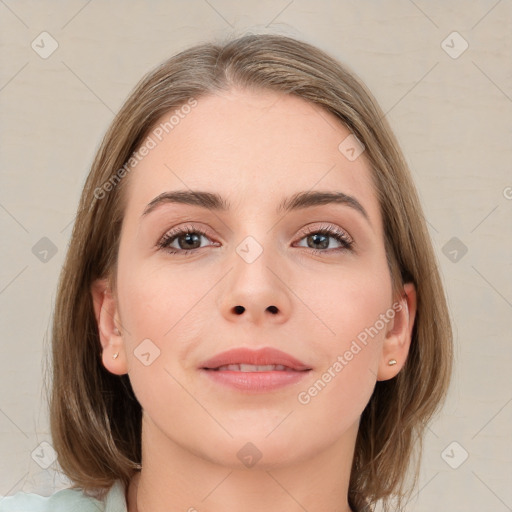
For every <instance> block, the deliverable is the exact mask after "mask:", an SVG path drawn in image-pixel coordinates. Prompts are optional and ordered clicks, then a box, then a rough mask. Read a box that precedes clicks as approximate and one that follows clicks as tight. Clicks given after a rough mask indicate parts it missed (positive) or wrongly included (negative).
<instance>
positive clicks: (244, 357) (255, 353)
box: [199, 347, 312, 393]
mask: <svg viewBox="0 0 512 512" xmlns="http://www.w3.org/2000/svg"><path fill="white" fill-rule="evenodd" d="M229 364H253V365H258V366H259V365H269V364H273V365H274V364H275V365H278V364H279V365H283V366H286V367H287V368H286V370H270V371H261V372H241V371H233V370H215V369H214V368H218V367H219V366H224V365H229ZM311 369H312V368H310V367H309V366H307V365H306V364H304V363H303V362H302V361H299V360H298V359H296V358H295V357H293V356H292V355H290V354H287V353H286V352H282V351H281V350H277V349H274V348H271V347H265V348H262V349H259V350H251V349H248V348H244V347H240V348H236V349H232V350H228V351H226V352H221V353H220V354H217V355H216V356H214V357H212V358H211V359H208V360H207V361H204V362H203V363H201V364H200V366H199V370H200V371H201V373H202V374H203V375H205V377H206V378H208V379H209V380H211V381H213V382H215V383H217V384H221V385H224V386H228V387H231V388H234V389H236V390H238V391H245V392H246V393H260V392H267V391H272V390H275V389H279V388H282V387H284V386H287V385H290V384H294V383H297V382H299V381H300V380H302V379H304V378H305V377H306V375H308V374H309V372H310V370H311Z"/></svg>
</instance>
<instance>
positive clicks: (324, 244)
mask: <svg viewBox="0 0 512 512" xmlns="http://www.w3.org/2000/svg"><path fill="white" fill-rule="evenodd" d="M319 237H321V238H323V239H324V240H323V243H322V244H321V247H322V249H326V248H327V247H328V246H329V242H328V240H327V236H326V235H322V234H316V235H312V236H311V238H313V239H314V240H315V241H318V238H319ZM314 247H318V245H316V246H314Z"/></svg>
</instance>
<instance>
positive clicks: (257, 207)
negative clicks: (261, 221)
mask: <svg viewBox="0 0 512 512" xmlns="http://www.w3.org/2000/svg"><path fill="white" fill-rule="evenodd" d="M185 112H186V113H185ZM173 114H174V117H173V118H172V119H171V117H172V116H173ZM348 136H351V132H350V131H349V130H348V129H347V128H346V127H345V126H344V125H343V124H342V123H341V122H340V121H339V120H338V119H337V118H336V117H335V116H334V115H333V114H331V113H329V112H327V111H326V110H324V109H322V108H320V107H319V106H317V105H314V104H312V103H310V102H307V101H305V100H303V99H301V98H299V97H296V96H293V95H284V94H282V93H276V92H272V91H267V90H263V91H248V90H240V89H233V90H230V91H223V92H219V93H215V94H210V95H208V96H204V97H200V98H198V99H197V104H196V105H195V106H194V107H192V108H190V109H184V110H182V111H178V112H177V113H176V112H169V113H167V114H165V115H164V116H162V118H161V119H160V120H159V121H158V122H157V123H155V126H154V128H153V130H152V131H150V134H149V137H150V138H151V139H152V143H151V146H154V147H153V148H152V149H150V150H149V152H148V153H147V154H146V155H145V156H144V157H143V158H142V159H141V160H140V162H138V163H137V165H136V166H135V167H134V169H133V170H132V171H131V172H130V175H129V180H128V181H129V183H128V184H127V185H128V188H127V198H128V204H127V211H126V214H127V215H128V214H138V215H141V213H142V211H143V210H144V208H145V206H146V205H147V204H148V203H149V202H150V201H151V200H152V199H153V198H154V197H156V196H157V195H159V194H161V193H162V192H166V191H170V190H176V189H180V190H184V189H192V190H207V191H212V192H218V193H220V194H222V195H223V196H224V197H226V199H228V201H229V203H230V204H231V205H232V207H233V208H242V207H244V208H248V209H253V210H254V211H255V212H256V211H258V212H261V211H262V209H264V208H266V206H268V208H269V210H270V209H274V210H275V206H276V205H277V204H278V203H281V201H282V200H283V198H284V197H285V196H286V197H288V196H290V195H293V194H294V193H297V192H298V191H309V190H323V191H324V190H333V191H340V192H343V193H345V194H350V195H353V196H355V197H357V198H358V199H359V200H360V201H361V202H364V206H365V208H366V210H367V211H368V213H369V215H370V217H373V218H375V219H376V218H378V215H379V213H378V210H379V208H378V204H377V199H376V195H375V193H374V190H373V182H372V180H371V176H370V171H369V166H368V163H367V161H366V160H365V158H364V153H363V154H362V155H361V156H360V157H359V158H357V159H355V160H353V161H351V160H349V159H347V157H346V156H345V155H344V154H343V153H342V152H341V151H340V149H339V145H340V143H342V141H344V140H345V139H346V138H347V137H348ZM377 224H378V223H377Z"/></svg>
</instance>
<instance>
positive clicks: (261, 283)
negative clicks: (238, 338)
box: [220, 249, 291, 325]
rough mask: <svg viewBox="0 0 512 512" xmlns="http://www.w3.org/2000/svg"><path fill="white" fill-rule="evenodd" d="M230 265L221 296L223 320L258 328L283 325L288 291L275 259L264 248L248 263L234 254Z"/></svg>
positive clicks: (288, 304)
mask: <svg viewBox="0 0 512 512" xmlns="http://www.w3.org/2000/svg"><path fill="white" fill-rule="evenodd" d="M230 263H232V265H231V266H230V267H231V271H230V272H229V273H228V275H227V276H226V279H225V280H224V281H225V283H224V289H223V290H222V291H221V297H220V308H221V312H222V315H223V316H224V318H226V319H227V320H228V321H230V322H250V323H253V324H257V325H261V324H263V323H265V322H272V323H283V322H285V321H286V320H287V319H288V317H289V315H290V309H291V300H290V293H291V292H290V288H289V285H287V283H286V281H287V279H286V275H285V269H284V268H283V266H281V268H280V266H279V262H278V260H277V256H276V255H275V254H274V253H272V252H271V251H270V250H266V249H265V250H263V251H262V253H261V254H260V255H259V257H258V258H256V259H255V260H254V261H251V260H246V259H244V258H243V257H242V256H240V255H239V254H238V253H237V252H235V253H234V255H233V258H232V259H231V261H230Z"/></svg>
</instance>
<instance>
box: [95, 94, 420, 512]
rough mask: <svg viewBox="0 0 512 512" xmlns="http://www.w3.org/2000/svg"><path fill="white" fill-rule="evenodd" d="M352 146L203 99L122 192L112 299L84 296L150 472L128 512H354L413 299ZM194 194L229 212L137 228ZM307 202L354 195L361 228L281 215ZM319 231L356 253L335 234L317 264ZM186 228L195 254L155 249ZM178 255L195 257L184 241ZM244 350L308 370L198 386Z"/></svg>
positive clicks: (270, 102) (248, 105) (242, 105)
mask: <svg viewBox="0 0 512 512" xmlns="http://www.w3.org/2000/svg"><path fill="white" fill-rule="evenodd" d="M166 117H168V116H166ZM349 134H350V132H349V131H348V130H347V128H345V127H344V126H342V125H341V124H340V123H339V121H337V119H336V118H335V117H334V116H333V115H331V114H330V113H328V112H325V111H323V110H320V109H319V108H318V107H316V106H314V105H312V104H310V103H308V102H306V101H304V100H302V99H300V98H297V97H293V96H284V95H281V94H276V93H274V92H269V91H264V92H261V91H258V92H254V91H252V92H249V91H247V90H240V89H233V90H230V91H229V92H223V93H219V94H215V95H209V96H206V97H201V98H199V99H198V105H197V106H196V107H195V108H194V109H193V110H192V111H191V112H190V114H188V115H187V116H186V117H185V118H184V119H181V120H180V122H179V124H178V125H177V126H175V127H174V129H173V130H172V131H170V132H169V134H168V135H167V136H166V137H165V138H164V139H163V140H162V141H161V142H160V143H159V144H158V145H157V147H155V148H154V149H152V150H151V151H150V152H149V154H148V155H147V156H145V157H144V159H143V160H142V161H141V162H140V163H138V165H137V166H136V168H134V169H133V171H132V172H131V173H130V174H129V175H128V177H126V178H124V179H127V180H129V181H128V183H125V185H127V189H126V192H127V206H126V210H125V217H124V221H123V226H122V233H121V242H120V248H119V264H118V274H117V282H118V287H117V290H115V292H113V291H112V290H111V289H110V288H109V283H108V282H107V280H98V281H96V282H95V283H94V284H93V286H92V289H91V292H92V294H93V298H94V303H95V308H96V315H97V320H98V325H99V331H100V339H101V343H102V347H103V364H104V366H105V367H106V368H107V369H108V370H109V371H110V372H112V373H114V374H116V375H122V374H126V373H128V375H129V377H130V381H131V383H132V386H133V389H134V392H135V394H136V396H137V399H138V400H139V402H140V404H141V405H142V408H143V428H142V450H143V452H142V453H143V454H142V466H143V469H142V471H141V473H139V474H137V475H136V476H135V477H134V478H133V480H132V482H131V484H130V486H129V488H128V490H127V500H128V510H129V512H133V511H136V510H138V511H139V512H147V511H152V512H163V511H165V512H169V511H190V512H193V511H194V510H197V511H199V512H200V511H204V510H208V512H221V511H222V512H224V511H226V510H244V511H246V512H256V511H261V510H266V511H268V512H273V511H280V512H282V511H287V512H295V511H297V512H298V511H301V512H302V511H303V510H305V509H306V510H308V511H310V512H315V511H318V512H320V511H326V510H329V511H336V512H347V511H349V510H350V508H349V506H348V502H347V492H348V482H349V477H350V469H351V464H352V458H353V453H354V447H355V441H356V436H357V431H358V426H359V420H360V416H361V413H362V412H363V410H364V408H365V406H366V404H367V403H368V400H369V399H370V397H371V395H372V392H373V389H374V386H375V384H376V381H377V380H386V379H391V378H393V377H395V376H396V374H397V373H398V372H399V371H400V369H401V368H402V366H403V365H404V363H405V360H406V357H407V353H408V350H409V345H410V340H411V332H412V327H413V323H414V316H415V312H416V293H415V290H414V287H413V286H412V285H410V284H408V285H405V286H404V289H403V295H402V296H400V297H393V295H392V283H391V278H390V274H389V270H388V267H387V263H386V255H385V249H384V238H383V227H382V219H381V217H380V211H379V204H378V200H377V196H376V194H375V190H374V188H373V184H372V181H371V176H370V171H369V166H368V162H367V161H366V160H365V158H364V153H363V154H362V155H361V156H360V157H359V158H357V159H356V160H354V161H349V160H348V159H347V158H345V156H344V155H343V154H342V153H341V152H340V151H339V150H338V145H339V144H340V142H341V141H342V140H343V139H345V138H346V137H347V136H348V135H349ZM189 189H193V190H204V191H210V192H217V193H219V194H221V195H222V196H223V197H225V198H226V199H227V200H228V201H230V202H231V203H232V208H231V210H229V211H227V212H217V211H212V210H211V209H205V208H201V207H199V206H193V205H183V204H171V203H168V204H165V205H163V206H160V207H158V208H156V209H155V210H154V211H153V212H151V213H150V214H148V215H147V216H144V218H143V219H141V215H142V212H143V211H144V208H145V207H146V205H147V204H148V203H149V202H150V201H151V200H152V199H153V198H155V197H156V196H158V195H159V194H161V193H162V192H166V191H172V190H189ZM309 190H315V191H318V190H322V191H332V192H334V191H336V192H339V191H341V192H343V193H345V194H350V195H351V196H353V197H355V198H356V199H357V200H358V201H359V202H360V203H361V204H362V205H363V207H364V209H365V210H366V212H367V214H368V218H369V221H367V220H366V219H365V218H364V216H363V215H362V214H361V213H359V212H358V211H356V210H355V209H354V208H351V207H350V206H347V205H339V204H329V205H321V206H315V207H313V208H307V209H304V210H297V211H292V212H289V213H287V214H284V215H283V214H280V215H278V214H276V212H275V209H276V207H277V205H278V204H279V203H280V202H281V201H282V200H283V199H284V198H285V197H289V196H291V195H293V194H295V193H297V192H299V191H309ZM328 225H334V226H336V227H338V228H340V229H342V230H343V231H344V232H346V233H348V234H349V236H350V237H351V238H352V239H353V241H354V246H353V250H347V249H345V250H339V247H340V243H339V242H338V241H337V239H336V238H335V237H332V236H330V237H329V238H327V239H326V245H327V243H328V244H329V245H328V246H327V248H324V247H325V246H322V245H321V244H320V249H319V251H323V252H320V253H318V254H314V253H313V252H312V251H313V248H314V247H318V245H316V246H315V245H314V243H315V242H314V241H312V240H311V238H312V236H311V235H312V233H315V231H312V232H311V233H309V234H308V233H305V232H304V230H305V228H307V227H314V228H319V229H321V228H324V227H326V226H328ZM180 226H192V227H194V228H196V227H197V228H201V229H203V230H206V231H207V236H206V237H204V236H201V237H200V238H199V241H200V242H198V243H197V245H196V246H194V245H192V247H198V246H199V244H200V245H201V248H199V249H195V252H194V253H191V255H189V256H183V255H180V254H175V255H173V254H170V253H168V252H165V250H163V249H158V248H156V244H157V243H158V241H159V240H160V239H161V238H162V236H163V235H164V234H165V233H166V232H168V231H169V230H170V229H171V228H174V227H180ZM308 235H309V236H308ZM198 236H199V235H198ZM247 236H252V237H253V238H254V239H255V240H256V241H257V242H258V243H259V244H260V246H261V248H262V249H263V252H262V253H261V255H260V256H259V257H258V258H257V259H256V260H255V261H254V262H252V263H248V262H247V261H245V260H244V259H243V258H242V257H240V256H239V254H238V253H237V252H236V248H237V246H238V245H239V244H240V243H241V242H242V241H243V240H244V239H245V237H247ZM308 242H309V245H308ZM189 243H190V242H189ZM316 243H317V244H318V242H316ZM172 247H173V248H174V249H175V250H180V248H181V250H183V249H184V248H189V247H190V245H187V242H186V240H184V239H183V237H181V245H180V241H179V240H177V239H174V241H173V242H172ZM393 304H395V306H396V304H399V305H400V307H401V310H400V311H398V312H397V313H396V315H395V316H394V318H393V319H392V320H390V321H388V323H386V324H385V327H384V328H382V329H380V330H379V332H378V335H376V336H375V337H374V338H373V339H372V338H370V339H369V342H368V343H367V345H366V346H364V345H362V344H360V345H361V346H362V347H363V348H362V349H361V350H360V351H359V352H358V353H357V355H354V357H353V358H352V359H351V360H350V361H348V363H347V364H346V366H344V367H343V370H342V371H340V372H338V373H337V374H336V376H335V377H334V378H332V379H331V380H330V382H329V383H328V384H327V385H326V386H325V387H324V388H323V389H322V390H321V392H318V394H317V395H316V396H314V397H312V398H311V400H310V401H309V403H307V404H303V403H300V402H299V401H298V398H297V397H298V394H299V393H300V392H301V391H307V390H308V388H310V387H311V386H313V384H314V383H315V382H316V381H317V380H318V379H320V378H321V376H322V375H323V374H324V372H326V371H327V370H328V368H329V367H331V368H332V366H333V363H334V362H335V361H336V360H337V358H338V356H339V355H343V354H344V353H345V352H346V351H347V350H348V349H349V348H350V346H351V343H352V341H353V340H355V339H356V337H357V336H358V334H360V333H361V332H362V331H364V329H365V328H369V327H370V326H373V325H375V323H376V321H377V320H378V319H379V315H381V314H383V313H385V312H386V311H388V310H390V308H391V309H392V306H393ZM239 305H240V306H243V307H244V308H245V311H244V312H243V313H241V314H237V312H236V310H235V309H234V307H235V306H239ZM269 306H275V308H276V311H277V312H276V313H275V314H272V313H271V312H270V311H269V310H268V309H267V308H268V307H269ZM116 329H117V330H116ZM147 338H149V339H150V340H151V342H152V343H153V344H154V345H151V346H156V347H158V350H160V355H159V356H158V357H157V358H156V359H154V361H153V362H152V363H151V364H149V365H148V366H146V365H144V364H142V363H141V361H140V360H139V359H138V358H137V357H136V356H135V355H134V350H135V349H136V348H137V346H138V345H139V344H140V343H141V341H142V340H144V339H147ZM239 346H245V347H251V348H259V347H265V346H272V347H276V348H279V349H280V350H283V351H285V352H288V353H290V354H292V355H293V356H295V357H296V358H298V359H299V360H301V361H303V362H305V363H306V364H308V366H310V367H311V368H312V370H311V371H310V372H309V374H308V375H307V376H306V377H305V378H304V379H303V380H302V381H300V382H299V383H296V384H292V385H289V386H286V387H284V388H281V389H279V390H276V391H273V392H271V393H261V394H252V395H249V394H246V393H243V392H240V391H236V390H233V389H231V388H225V387H223V386H220V385H219V384H216V383H212V382H211V381H210V380H209V379H206V378H205V377H204V376H203V375H202V374H200V372H199V371H198V369H197V368H198V366H199V364H200V363H201V362H202V361H204V360H205V359H207V358H210V357H212V356H213V355H215V354H217V353H218V352H221V351H224V350H227V349H229V348H234V347H239ZM116 352H119V356H118V357H117V358H116V359H113V358H112V355H113V354H114V353H116ZM390 359H396V361H397V364H396V365H394V366H389V365H388V361H389V360H390ZM248 442H251V443H252V444H253V445H254V446H256V447H257V449H258V450H259V452H260V453H261V459H260V460H259V461H258V462H257V463H256V464H255V465H254V466H252V467H250V468H248V467H246V466H245V465H244V464H243V463H242V462H241V460H240V459H239V458H238V457H237V452H238V451H239V450H240V449H241V448H242V447H244V445H246V443H248Z"/></svg>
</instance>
